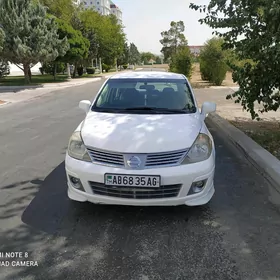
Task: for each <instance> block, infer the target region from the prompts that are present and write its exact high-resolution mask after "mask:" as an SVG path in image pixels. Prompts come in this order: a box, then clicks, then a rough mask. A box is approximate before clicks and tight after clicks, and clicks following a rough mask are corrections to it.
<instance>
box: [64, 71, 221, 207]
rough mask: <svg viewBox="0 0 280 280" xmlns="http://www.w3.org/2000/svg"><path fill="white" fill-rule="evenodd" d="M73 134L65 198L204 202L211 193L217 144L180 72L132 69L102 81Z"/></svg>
mask: <svg viewBox="0 0 280 280" xmlns="http://www.w3.org/2000/svg"><path fill="white" fill-rule="evenodd" d="M79 106H80V108H81V109H83V110H84V111H85V112H86V117H85V119H84V120H83V121H82V122H81V124H80V125H79V126H78V127H77V128H76V130H75V132H74V133H73V134H72V136H71V138H70V141H69V146H68V151H67V154H66V160H65V168H66V174H67V182H68V196H69V198H70V199H72V200H76V201H80V202H85V201H89V202H93V203H100V204H118V205H138V206H168V205H169V206H175V205H189V206H196V205H203V204H206V203H207V202H209V201H210V199H211V198H212V196H213V194H214V184H213V178H214V171H215V147H214V141H213V138H212V136H211V134H210V132H209V130H208V129H207V127H206V125H205V123H204V120H205V118H206V116H207V114H208V113H210V112H214V111H215V110H216V104H215V103H211V102H205V103H204V104H203V105H202V108H201V111H200V110H199V108H198V106H197V102H196V100H195V97H194V93H193V90H192V88H191V86H190V84H189V82H188V80H187V78H186V77H185V76H184V75H181V74H174V73H170V72H169V73H167V72H130V73H122V74H116V75H114V76H112V77H111V78H110V79H108V80H107V81H106V82H105V83H104V84H103V86H102V87H101V89H100V91H99V92H98V93H97V95H96V98H95V99H94V101H93V102H90V101H87V100H83V101H81V102H80V104H79Z"/></svg>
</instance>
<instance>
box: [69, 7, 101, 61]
mask: <svg viewBox="0 0 280 280" xmlns="http://www.w3.org/2000/svg"><path fill="white" fill-rule="evenodd" d="M103 22H104V18H103V17H102V16H101V15H100V14H99V13H98V12H96V11H94V10H90V9H87V10H83V11H81V12H80V14H79V16H78V17H76V20H75V23H74V24H73V25H74V27H75V28H77V29H78V30H80V31H81V32H82V34H83V36H84V37H85V38H87V39H88V40H89V42H90V47H89V50H88V60H90V61H91V60H93V59H96V58H97V57H98V56H99V48H100V44H101V38H102V36H103V34H104V26H103V24H102V23H103Z"/></svg>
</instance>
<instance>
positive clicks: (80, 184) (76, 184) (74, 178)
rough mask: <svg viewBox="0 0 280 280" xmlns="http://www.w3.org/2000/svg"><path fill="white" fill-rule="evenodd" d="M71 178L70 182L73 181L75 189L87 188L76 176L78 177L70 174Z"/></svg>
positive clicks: (82, 189)
mask: <svg viewBox="0 0 280 280" xmlns="http://www.w3.org/2000/svg"><path fill="white" fill-rule="evenodd" d="M69 180H70V182H71V185H72V186H73V187H74V188H75V189H77V190H80V191H85V190H84V187H83V185H82V183H81V181H80V179H79V178H76V177H74V176H70V175H69Z"/></svg>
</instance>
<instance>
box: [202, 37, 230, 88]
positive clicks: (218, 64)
mask: <svg viewBox="0 0 280 280" xmlns="http://www.w3.org/2000/svg"><path fill="white" fill-rule="evenodd" d="M223 43H224V40H223V39H222V38H219V37H214V38H212V39H210V40H208V41H207V42H206V44H205V45H204V47H203V49H202V50H201V52H200V56H199V62H200V72H201V79H202V80H204V81H209V82H210V83H213V84H215V85H216V86H220V85H221V84H222V82H223V80H224V79H225V77H226V73H227V71H228V70H229V67H228V65H227V62H228V60H229V59H230V57H229V55H228V54H229V52H228V51H226V50H223V49H222V45H223Z"/></svg>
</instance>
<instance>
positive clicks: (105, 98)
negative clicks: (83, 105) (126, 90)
mask: <svg viewBox="0 0 280 280" xmlns="http://www.w3.org/2000/svg"><path fill="white" fill-rule="evenodd" d="M109 92H110V89H109V85H108V84H107V85H105V87H104V88H103V90H102V92H101V93H100V95H99V97H98V100H97V102H96V105H97V106H98V107H99V106H100V107H102V105H104V104H105V103H107V102H108V97H109Z"/></svg>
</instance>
